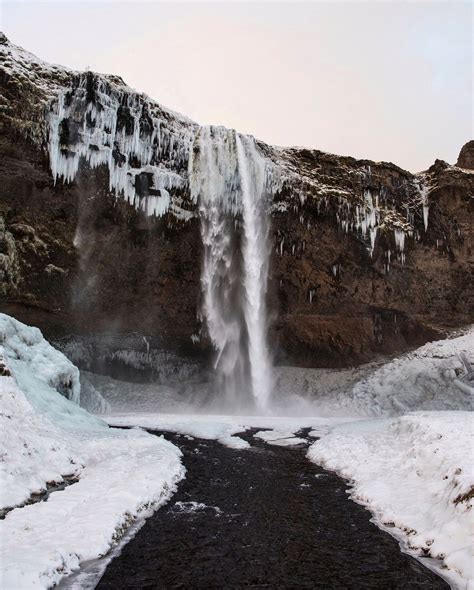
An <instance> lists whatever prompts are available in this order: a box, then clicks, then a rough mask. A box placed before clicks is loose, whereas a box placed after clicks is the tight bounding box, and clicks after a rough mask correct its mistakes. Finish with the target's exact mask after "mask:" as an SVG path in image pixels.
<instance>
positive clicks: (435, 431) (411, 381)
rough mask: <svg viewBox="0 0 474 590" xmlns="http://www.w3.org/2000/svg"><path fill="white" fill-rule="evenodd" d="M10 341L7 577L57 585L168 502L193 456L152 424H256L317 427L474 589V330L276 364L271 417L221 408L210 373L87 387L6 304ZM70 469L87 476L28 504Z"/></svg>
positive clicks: (365, 499) (4, 346)
mask: <svg viewBox="0 0 474 590" xmlns="http://www.w3.org/2000/svg"><path fill="white" fill-rule="evenodd" d="M0 338H1V340H0V345H1V347H0V357H3V359H4V362H5V367H6V368H5V369H2V367H1V363H0V375H2V376H0V396H1V404H2V413H1V414H0V419H1V421H2V426H1V431H0V436H1V438H2V455H1V458H2V461H1V462H0V477H1V486H0V487H1V492H0V507H2V508H14V509H13V510H11V511H10V512H9V513H8V514H7V515H6V518H5V520H4V521H3V522H0V533H1V539H2V540H1V543H2V545H1V568H2V572H1V576H2V577H1V580H2V588H5V589H6V590H10V589H15V590H16V589H19V588H34V587H40V588H41V587H48V586H51V585H52V584H54V583H56V582H58V581H59V580H60V579H61V578H63V577H64V576H66V575H68V574H69V573H70V572H71V571H73V570H75V569H77V568H78V566H79V564H80V563H81V562H85V561H90V560H94V559H97V558H98V557H99V556H102V555H104V554H106V553H107V552H108V551H109V550H110V547H111V546H112V545H113V544H114V543H115V542H116V541H117V540H118V538H119V537H120V536H121V535H122V534H123V532H124V530H125V529H126V528H127V527H128V525H129V524H130V523H131V522H133V521H136V519H137V517H138V518H139V515H140V514H143V513H144V511H145V510H146V509H147V508H148V507H150V505H151V506H153V507H158V506H160V505H161V504H162V503H164V502H165V501H166V500H167V499H168V498H169V496H170V495H171V494H172V492H173V489H174V487H175V485H176V483H177V482H178V481H179V479H180V478H182V477H183V476H184V468H183V466H182V465H181V461H180V457H181V454H180V452H179V450H178V449H177V448H176V447H175V446H173V445H172V444H170V443H168V442H166V441H165V440H164V439H160V438H157V437H155V436H151V435H148V434H147V433H145V432H144V431H143V430H140V428H148V429H155V430H162V431H171V432H177V433H181V434H183V435H188V436H192V437H197V438H204V439H213V440H218V441H220V442H221V443H222V444H225V445H227V446H230V447H233V448H239V449H241V448H247V447H248V446H249V444H248V443H247V442H246V441H244V440H243V439H242V438H240V437H239V436H238V433H239V432H242V431H244V430H248V429H250V428H255V429H258V432H256V433H255V434H254V436H255V437H258V438H260V439H263V440H265V441H266V442H268V443H269V444H274V445H296V444H299V443H302V442H305V439H304V438H302V436H304V435H299V436H298V432H299V431H300V430H301V429H302V428H310V429H311V432H310V435H311V436H316V437H321V438H320V440H319V441H317V442H316V443H314V444H313V445H312V446H311V448H310V450H309V452H308V456H309V458H310V459H311V460H312V461H315V462H317V463H321V464H323V465H324V466H326V467H327V468H328V469H333V470H336V471H338V472H339V473H340V474H341V475H342V476H343V477H346V478H348V479H350V480H351V481H352V483H353V488H352V496H353V498H354V499H356V500H357V501H360V502H362V503H364V504H365V505H366V506H367V508H368V509H369V510H371V511H372V512H373V514H374V516H375V519H376V521H377V522H378V523H379V524H380V526H386V527H388V528H389V531H390V532H391V533H392V534H395V536H397V537H398V538H399V539H400V541H401V544H402V546H403V547H405V548H406V549H407V550H411V551H414V552H416V553H418V554H422V555H425V554H426V555H428V554H429V555H431V556H433V557H434V558H436V559H437V560H439V561H436V559H435V560H433V561H432V564H433V565H435V566H436V565H437V564H438V565H439V566H440V567H441V566H442V567H443V568H444V569H443V570H440V571H441V573H444V574H445V575H446V574H447V575H448V578H449V579H451V580H452V581H453V584H454V585H455V586H456V587H459V588H463V589H469V590H472V589H474V574H473V572H472V561H471V558H472V554H471V553H470V547H472V526H473V521H472V512H473V511H472V509H471V506H472V495H473V489H474V473H473V462H474V461H473V459H474V457H473V448H474V446H473V442H474V441H473V440H472V437H473V430H474V423H473V419H472V414H470V413H469V412H468V411H467V410H469V409H470V408H471V407H472V399H473V398H472V395H471V394H470V389H469V386H468V387H467V389H466V388H464V389H463V388H459V387H458V386H456V377H457V376H458V374H460V373H461V372H462V370H463V364H462V362H461V360H460V358H459V355H460V354H462V353H464V354H466V355H467V356H468V357H469V356H471V355H472V351H473V350H474V331H473V330H471V331H469V332H467V333H466V334H464V335H462V336H458V337H457V338H452V339H448V340H444V341H439V342H435V343H430V344H427V345H425V346H423V347H421V348H419V349H418V350H416V351H414V352H411V353H409V354H406V355H403V356H402V357H399V358H397V359H394V360H392V361H390V362H388V363H385V364H382V363H378V364H372V365H367V366H364V367H360V368H358V369H353V370H350V369H348V370H340V371H337V370H328V371H324V370H310V369H296V368H289V367H283V368H279V369H277V386H276V390H275V394H274V404H273V406H272V408H271V411H270V412H269V413H268V415H266V416H236V415H219V414H216V413H215V406H214V407H213V405H212V404H208V403H207V400H209V391H210V389H209V388H208V387H207V386H206V384H188V385H186V384H183V386H182V387H180V389H179V391H178V390H176V389H174V388H171V387H169V386H165V385H152V384H149V385H143V384H133V383H124V382H121V381H117V380H115V379H111V378H110V377H106V376H97V375H94V374H92V373H84V374H83V375H82V380H81V382H82V389H81V386H80V383H79V372H78V370H77V369H76V368H75V367H74V365H72V364H71V363H70V362H69V361H68V360H67V359H66V357H64V356H63V355H62V354H61V353H59V352H58V351H56V350H54V349H53V348H52V347H51V346H50V345H49V344H48V343H47V342H46V341H45V340H44V339H43V338H42V336H41V333H40V332H39V331H38V330H36V329H35V328H29V327H27V326H24V325H23V324H21V323H20V322H17V321H16V320H14V319H12V318H9V317H8V316H5V315H2V314H0ZM8 372H10V373H11V375H10V376H9V375H8V374H7V373H8ZM201 386H202V390H199V388H200V387H201ZM68 398H69V399H68ZM71 400H75V401H76V402H77V401H79V400H81V403H82V404H83V405H85V407H87V408H88V409H90V410H91V411H94V412H97V413H101V417H102V418H103V420H100V419H99V418H98V417H97V416H93V415H91V414H89V413H88V412H87V411H85V410H84V409H82V408H80V407H79V406H78V405H77V404H76V403H73V402H72V401H71ZM420 410H422V411H420ZM288 416H290V417H288ZM105 422H108V423H109V424H110V425H115V426H136V427H138V428H135V429H132V430H128V431H127V430H118V429H114V428H109V427H108V426H107V424H106V423H105ZM130 474H133V477H130ZM66 476H76V477H78V481H77V483H72V484H71V485H69V486H68V487H66V489H64V490H63V491H55V492H53V493H51V495H50V496H49V498H48V500H47V501H45V502H39V503H35V504H31V505H26V506H23V504H24V503H25V502H28V501H29V499H30V498H31V495H32V494H34V493H37V492H40V491H42V490H45V489H46V487H47V485H46V484H48V483H51V482H61V481H62V480H63V478H64V477H66Z"/></svg>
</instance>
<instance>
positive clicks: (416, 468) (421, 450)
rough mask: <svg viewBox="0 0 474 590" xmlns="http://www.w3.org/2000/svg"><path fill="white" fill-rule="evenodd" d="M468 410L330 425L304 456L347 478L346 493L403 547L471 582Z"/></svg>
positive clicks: (473, 490) (472, 444)
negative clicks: (349, 490) (349, 489)
mask: <svg viewBox="0 0 474 590" xmlns="http://www.w3.org/2000/svg"><path fill="white" fill-rule="evenodd" d="M473 453H474V417H473V414H472V413H471V412H460V411H457V412H455V411H452V412H447V411H446V412H413V413H410V414H407V415H405V416H401V417H399V418H395V419H384V420H371V421H363V422H357V423H351V424H345V425H341V426H338V427H336V428H335V429H334V430H333V431H332V432H331V433H330V434H328V435H327V436H325V437H324V438H322V439H321V440H319V441H317V442H316V443H315V444H313V445H312V446H311V448H310V450H309V452H308V457H309V458H310V459H311V460H312V461H314V462H315V463H318V464H321V465H323V466H324V467H326V468H328V469H332V470H334V471H337V472H338V473H339V474H340V475H342V476H343V477H345V478H348V479H351V480H352V482H353V488H352V497H353V498H354V499H355V500H357V501H359V502H361V503H363V504H364V505H366V506H367V508H368V509H369V510H370V511H371V512H372V513H373V514H374V516H375V519H376V521H377V522H378V523H379V524H381V525H384V526H387V527H390V532H392V533H395V534H396V536H398V537H399V538H400V539H401V540H402V542H403V544H404V545H405V546H406V548H408V549H409V550H412V551H414V552H415V553H416V554H417V555H420V556H430V557H434V558H435V559H438V560H440V561H441V563H442V568H446V569H445V571H444V574H446V573H448V574H449V575H450V577H451V580H452V582H453V583H454V584H455V585H456V586H457V587H459V588H465V589H469V590H470V589H472V588H474V552H473V548H474V538H473V525H474V519H473V511H472V506H473V497H474V466H473Z"/></svg>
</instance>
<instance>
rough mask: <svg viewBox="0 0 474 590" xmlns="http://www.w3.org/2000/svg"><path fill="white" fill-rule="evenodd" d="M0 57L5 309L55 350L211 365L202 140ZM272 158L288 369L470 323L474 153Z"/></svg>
mask: <svg viewBox="0 0 474 590" xmlns="http://www.w3.org/2000/svg"><path fill="white" fill-rule="evenodd" d="M0 56H1V65H0V80H1V108H0V124H1V139H0V155H1V157H0V186H1V187H2V188H1V192H0V279H1V284H0V295H1V308H2V311H6V312H8V313H12V314H13V315H15V316H16V317H18V318H19V319H21V320H23V321H27V322H28V323H32V324H35V325H39V326H40V327H41V328H42V329H43V330H44V331H45V334H46V335H47V336H48V337H50V338H51V337H53V338H59V337H61V336H68V335H71V334H87V335H89V336H91V335H92V336H94V335H98V334H101V333H108V334H110V333H113V334H114V335H115V336H116V335H130V334H132V333H134V334H138V336H137V337H136V342H139V343H141V344H136V346H137V347H138V348H140V346H144V347H146V351H147V352H148V351H149V346H150V342H151V343H152V346H153V347H155V348H157V349H158V348H162V349H166V350H168V351H170V352H173V353H178V354H180V355H185V356H187V357H203V358H207V356H208V354H209V351H210V346H209V342H208V339H207V338H206V333H205V330H203V326H202V323H201V314H200V308H201V286H200V268H201V259H202V245H201V239H200V231H199V219H198V215H197V209H198V204H197V202H196V199H195V198H193V195H192V191H191V190H190V183H189V171H190V166H192V158H193V157H194V155H195V153H196V150H198V149H199V147H198V146H197V144H196V142H195V138H196V135H197V134H198V132H199V126H198V125H197V124H196V123H194V122H193V121H190V120H189V119H187V118H186V117H183V116H181V115H179V114H177V113H174V112H172V111H170V110H168V109H166V108H164V107H163V106H161V105H160V104H159V103H157V102H155V101H153V100H151V99H150V98H148V97H147V96H145V95H143V94H140V93H138V92H136V91H135V90H133V89H131V88H129V87H128V86H126V84H125V83H124V82H123V81H122V80H121V79H120V78H118V77H116V76H105V75H99V74H95V73H92V72H73V71H70V70H68V69H66V68H63V67H60V66H51V65H49V64H46V63H45V62H42V61H41V60H39V59H37V58H36V57H35V56H33V55H31V54H29V53H28V52H26V51H24V50H23V49H21V48H18V47H16V46H14V45H13V44H11V43H10V42H9V41H8V40H7V39H6V38H5V37H4V36H2V37H1V39H0ZM407 141H409V138H407ZM257 145H258V148H259V150H260V152H261V154H262V155H263V156H264V157H265V160H266V162H267V164H268V165H267V170H268V174H267V190H268V192H269V194H270V195H271V232H272V241H273V252H272V256H271V270H270V289H269V309H270V312H271V315H272V323H271V342H272V346H273V350H274V353H275V356H276V360H277V362H284V363H291V364H297V365H305V366H343V365H348V364H354V363H359V362H363V361H366V360H369V359H370V358H373V357H374V356H375V355H378V354H390V353H393V352H398V351H401V350H405V349H407V348H409V347H410V346H413V345H415V344H421V343H423V342H424V341H426V340H428V339H433V338H436V337H437V336H438V335H441V334H443V333H444V332H446V331H447V330H448V329H452V328H454V327H459V326H463V325H465V324H467V323H469V322H470V321H472V311H473V303H474V295H473V293H474V290H473V288H472V285H473V284H474V281H473V271H472V269H473V260H474V255H473V252H472V247H473V243H472V237H473V229H472V228H473V223H472V221H473V219H472V216H473V198H472V197H473V194H474V191H473V186H474V170H473V142H470V143H469V144H466V146H464V148H463V149H462V150H461V154H460V156H459V160H458V162H457V164H456V165H454V166H453V165H449V164H447V163H446V162H443V161H439V160H437V161H436V162H435V163H434V164H433V166H431V168H429V169H428V170H427V171H425V172H422V173H419V174H412V173H410V172H407V171H405V170H402V169H400V168H398V167H397V166H395V165H393V164H390V163H376V162H371V161H367V160H356V159H354V158H351V157H342V156H335V155H332V154H326V153H323V152H319V151H316V150H307V149H300V148H276V147H272V146H268V145H266V144H263V143H261V142H257ZM236 222H237V223H238V213H236ZM141 335H144V336H145V337H146V338H145V340H144V342H146V343H147V344H146V345H145V344H143V343H142V338H141Z"/></svg>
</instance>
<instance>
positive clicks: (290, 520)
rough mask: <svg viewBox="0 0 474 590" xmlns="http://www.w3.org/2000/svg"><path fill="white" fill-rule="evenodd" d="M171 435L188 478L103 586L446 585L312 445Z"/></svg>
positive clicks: (103, 589)
mask: <svg viewBox="0 0 474 590" xmlns="http://www.w3.org/2000/svg"><path fill="white" fill-rule="evenodd" d="M156 434H158V433H156ZM165 436H166V438H167V439H169V440H171V441H172V442H173V443H175V444H176V445H178V446H179V447H180V448H181V450H182V451H183V453H184V463H185V465H186V468H187V476H186V479H185V480H184V481H183V482H182V483H181V484H180V486H179V489H178V492H177V493H176V494H175V495H174V496H173V498H172V500H171V501H170V503H169V504H168V505H167V506H165V507H164V508H162V509H161V510H159V511H158V512H156V513H155V514H154V515H153V516H152V517H151V518H150V519H149V520H148V521H147V522H146V524H145V525H144V526H143V528H142V529H141V530H140V531H139V532H138V534H137V535H136V537H135V538H134V539H132V540H131V541H130V542H129V543H128V544H127V545H125V547H124V548H123V550H122V552H121V554H120V555H119V556H118V557H116V558H115V559H114V560H113V561H112V562H111V563H110V565H109V566H108V568H107V570H106V571H105V574H104V576H103V577H102V579H101V581H100V582H99V584H98V586H97V588H99V589H101V590H112V589H114V590H119V589H138V588H140V589H150V590H151V589H155V588H160V589H166V590H169V589H175V588H176V589H177V588H183V589H185V588H186V589H187V588H198V589H217V588H229V589H232V588H291V589H300V588H317V589H323V588H324V589H354V590H361V589H364V588H378V589H384V590H388V589H404V590H405V589H415V588H420V589H430V590H432V589H438V588H443V589H446V588H449V585H448V584H447V583H446V582H445V581H444V580H442V579H441V578H439V577H438V576H436V575H435V574H434V573H432V572H431V571H430V570H428V569H426V568H425V567H424V566H423V565H421V564H420V563H419V562H418V561H417V560H415V559H413V558H412V557H410V556H408V555H405V554H402V553H401V552H400V548H399V546H398V543H397V542H396V540H395V539H393V538H392V537H391V536H390V535H389V534H387V533H385V532H383V531H381V530H380V529H378V528H377V527H376V526H375V525H374V524H372V523H371V522H370V514H369V512H368V511H367V510H365V509H364V508H363V507H362V506H359V505H358V504H356V503H354V502H352V501H351V500H349V498H348V497H347V494H346V489H347V487H346V485H345V483H344V481H343V480H341V479H340V478H339V477H337V476H336V475H334V474H332V473H329V472H327V471H324V470H323V469H321V468H320V467H318V466H316V465H313V464H312V463H310V462H309V461H308V460H307V459H306V457H305V452H306V449H305V448H284V447H275V446H268V445H266V444H264V443H258V441H256V439H254V438H253V437H252V435H251V433H247V434H244V435H241V436H242V437H243V438H246V439H247V440H248V441H249V442H250V444H252V445H253V447H254V448H252V449H250V450H242V451H239V450H234V449H228V448H226V447H224V446H222V445H221V444H219V443H217V442H215V441H203V440H199V439H189V438H187V437H184V436H180V435H175V434H170V433H165ZM255 445H257V446H255ZM131 477H133V474H131ZM192 502H196V503H199V504H201V505H205V506H200V507H199V506H198V507H196V506H193V505H192V504H191V503H192Z"/></svg>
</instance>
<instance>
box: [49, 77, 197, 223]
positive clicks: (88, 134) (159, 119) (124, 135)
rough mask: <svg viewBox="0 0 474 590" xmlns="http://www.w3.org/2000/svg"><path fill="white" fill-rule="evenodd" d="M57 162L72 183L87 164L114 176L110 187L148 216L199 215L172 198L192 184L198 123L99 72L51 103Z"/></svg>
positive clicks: (57, 173) (52, 154) (57, 174)
mask: <svg viewBox="0 0 474 590" xmlns="http://www.w3.org/2000/svg"><path fill="white" fill-rule="evenodd" d="M47 120H48V123H49V158H50V166H51V172H52V174H53V177H54V179H55V180H57V179H62V180H63V181H64V182H72V181H73V180H74V178H75V177H76V175H77V172H78V170H79V165H80V163H81V159H84V160H85V161H86V162H87V164H88V165H89V166H90V167H91V168H96V167H98V166H101V165H105V166H107V168H108V170H109V188H110V190H111V191H112V192H113V193H114V194H115V195H116V196H117V197H122V198H124V199H125V200H127V201H128V202H129V203H131V204H132V205H134V206H135V207H136V208H137V209H141V210H143V211H144V212H145V213H146V214H147V215H156V216H158V217H160V216H162V215H164V214H165V213H167V212H168V211H171V212H172V213H174V214H175V215H176V216H177V217H178V218H180V219H187V218H188V217H189V216H190V215H191V213H190V212H189V211H187V210H186V209H182V208H181V207H180V205H181V204H182V202H181V200H180V199H179V198H178V197H177V198H175V199H172V197H171V195H170V193H171V192H172V191H173V190H175V189H183V187H185V186H186V184H187V179H186V170H187V162H188V157H189V148H190V145H191V142H192V138H193V135H194V130H195V128H196V125H195V124H193V123H192V122H191V121H189V120H185V119H184V118H178V116H176V115H174V114H170V113H169V112H167V111H164V110H162V109H161V108H160V107H159V106H158V105H157V104H156V103H154V102H153V101H151V100H149V99H148V98H147V97H146V96H144V95H142V94H138V93H135V92H131V91H130V90H129V89H128V88H126V87H125V86H124V85H123V84H122V83H120V81H114V80H105V79H103V78H101V77H99V76H96V75H94V74H92V73H86V74H81V75H78V76H77V77H76V79H75V82H74V85H73V87H71V88H69V89H64V90H61V91H60V92H59V94H58V96H57V97H55V98H54V100H53V101H52V102H51V103H50V109H49V112H48V114H47Z"/></svg>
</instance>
